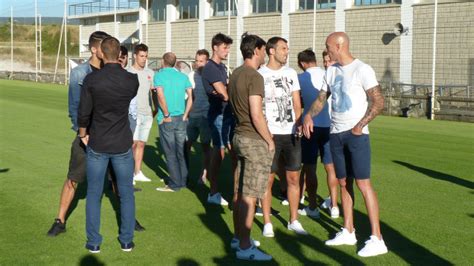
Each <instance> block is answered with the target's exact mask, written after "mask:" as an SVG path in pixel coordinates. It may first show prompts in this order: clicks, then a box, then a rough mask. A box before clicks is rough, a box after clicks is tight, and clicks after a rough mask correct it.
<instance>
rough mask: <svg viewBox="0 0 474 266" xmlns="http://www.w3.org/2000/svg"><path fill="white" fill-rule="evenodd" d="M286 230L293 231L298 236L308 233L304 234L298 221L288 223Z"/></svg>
mask: <svg viewBox="0 0 474 266" xmlns="http://www.w3.org/2000/svg"><path fill="white" fill-rule="evenodd" d="M287 228H288V230H290V231H294V232H295V233H297V234H298V235H307V234H308V232H306V231H305V230H304V228H303V226H302V225H301V223H300V222H298V220H294V221H293V222H292V223H288V227H287Z"/></svg>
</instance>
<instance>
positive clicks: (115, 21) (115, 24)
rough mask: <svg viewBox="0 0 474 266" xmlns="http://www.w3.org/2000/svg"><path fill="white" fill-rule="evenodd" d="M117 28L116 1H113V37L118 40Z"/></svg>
mask: <svg viewBox="0 0 474 266" xmlns="http://www.w3.org/2000/svg"><path fill="white" fill-rule="evenodd" d="M117 35H118V28H117V0H114V37H115V38H117V39H119V37H118V36H117Z"/></svg>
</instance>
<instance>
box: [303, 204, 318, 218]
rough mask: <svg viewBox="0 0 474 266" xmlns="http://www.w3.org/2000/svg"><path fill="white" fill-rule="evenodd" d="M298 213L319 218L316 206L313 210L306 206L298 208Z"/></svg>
mask: <svg viewBox="0 0 474 266" xmlns="http://www.w3.org/2000/svg"><path fill="white" fill-rule="evenodd" d="M298 214H300V215H303V216H309V217H311V218H319V210H318V208H315V209H314V210H311V209H310V208H309V206H308V207H304V209H299V210H298Z"/></svg>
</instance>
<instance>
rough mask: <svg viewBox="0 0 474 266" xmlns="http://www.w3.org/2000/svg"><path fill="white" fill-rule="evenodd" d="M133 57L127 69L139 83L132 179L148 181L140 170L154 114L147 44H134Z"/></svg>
mask: <svg viewBox="0 0 474 266" xmlns="http://www.w3.org/2000/svg"><path fill="white" fill-rule="evenodd" d="M133 59H134V63H133V65H132V66H131V67H130V68H129V69H128V71H129V72H131V73H135V74H137V75H138V81H139V83H140V87H139V88H138V92H137V96H136V97H135V103H136V109H135V110H136V114H132V116H135V117H136V127H135V129H134V130H133V158H134V159H135V170H134V176H133V181H134V182H136V181H142V182H150V181H151V179H150V178H148V177H146V176H145V175H144V174H143V173H142V171H141V167H142V161H143V154H144V151H145V144H146V142H147V140H148V136H149V135H150V130H151V126H152V124H153V114H154V112H153V108H152V106H153V105H152V100H151V97H150V89H152V87H153V75H154V72H153V70H151V69H148V68H147V67H146V61H147V59H148V46H146V45H145V44H139V45H137V46H135V49H134V52H133Z"/></svg>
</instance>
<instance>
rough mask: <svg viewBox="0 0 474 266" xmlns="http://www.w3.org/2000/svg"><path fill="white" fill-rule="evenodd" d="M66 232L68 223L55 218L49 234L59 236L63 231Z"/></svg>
mask: <svg viewBox="0 0 474 266" xmlns="http://www.w3.org/2000/svg"><path fill="white" fill-rule="evenodd" d="M64 232H66V223H62V222H61V220H60V219H58V218H56V219H54V223H53V225H52V226H51V229H49V231H48V234H47V235H48V236H57V235H59V234H61V233H64Z"/></svg>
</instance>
